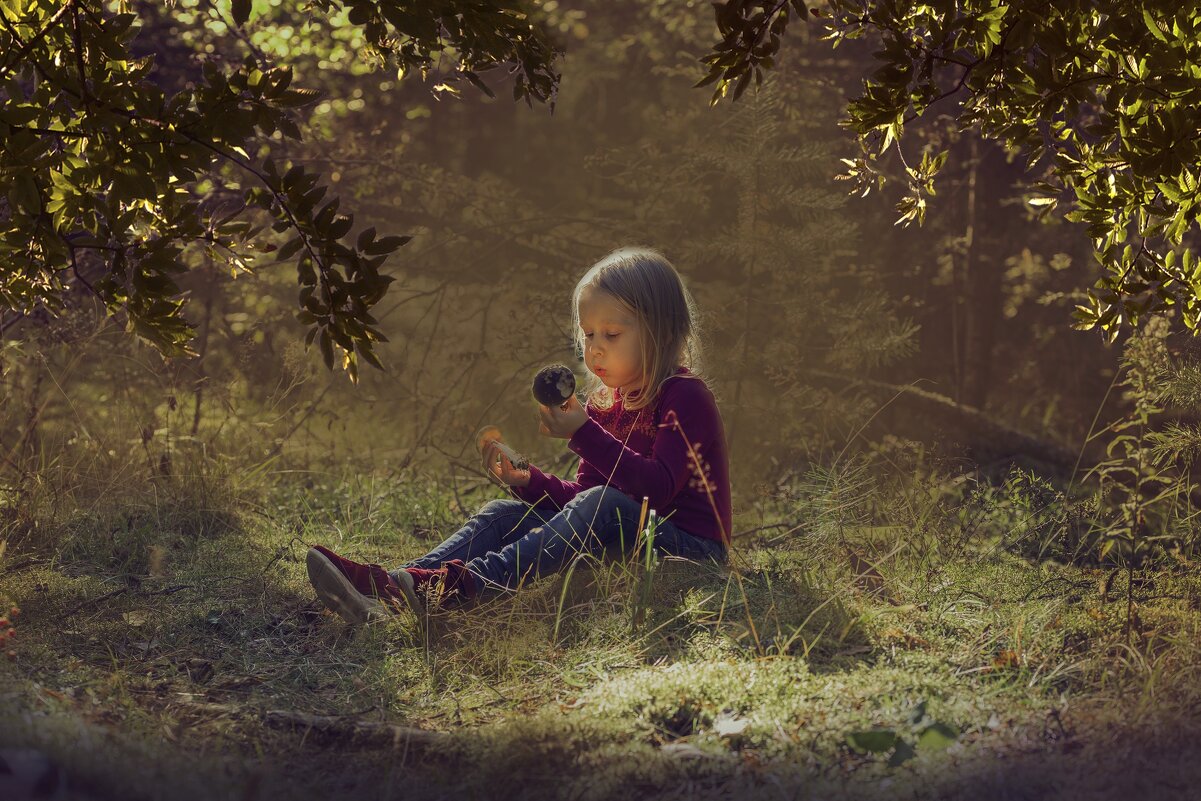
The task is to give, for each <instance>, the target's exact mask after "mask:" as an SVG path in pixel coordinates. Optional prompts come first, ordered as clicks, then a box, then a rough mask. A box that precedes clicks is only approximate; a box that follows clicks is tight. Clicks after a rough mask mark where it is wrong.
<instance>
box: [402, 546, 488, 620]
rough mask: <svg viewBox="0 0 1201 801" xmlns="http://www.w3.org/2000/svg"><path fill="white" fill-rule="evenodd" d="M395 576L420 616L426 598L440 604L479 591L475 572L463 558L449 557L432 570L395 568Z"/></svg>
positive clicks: (474, 594)
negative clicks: (467, 566) (448, 559)
mask: <svg viewBox="0 0 1201 801" xmlns="http://www.w3.org/2000/svg"><path fill="white" fill-rule="evenodd" d="M397 578H398V579H400V590H401V592H402V593H403V594H404V597H405V600H407V601H408V602H409V605H410V606H411V607H412V608H413V611H414V612H415V613H416V614H417V616H418V617H419V618H420V617H422V616H423V615H424V614H425V611H426V603H425V599H428V600H429V601H430V602H432V604H433V605H434V606H439V607H441V606H446V605H447V604H448V602H451V601H454V600H457V599H458V598H467V599H470V598H474V597H476V595H477V594H478V593H479V585H478V584H477V583H476V579H475V576H473V575H472V574H471V571H469V570H468V569H467V568H466V566H464V564H463V560H462V559H452V560H451V561H449V562H445V563H444V564H443V565H442V567H439V568H436V569H432V570H431V569H429V568H424V567H406V568H405V569H403V570H398V571H397Z"/></svg>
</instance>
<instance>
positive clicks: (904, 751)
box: [888, 740, 917, 768]
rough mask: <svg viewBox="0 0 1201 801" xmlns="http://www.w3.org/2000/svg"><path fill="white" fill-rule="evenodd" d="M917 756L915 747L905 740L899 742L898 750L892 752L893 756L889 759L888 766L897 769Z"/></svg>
mask: <svg viewBox="0 0 1201 801" xmlns="http://www.w3.org/2000/svg"><path fill="white" fill-rule="evenodd" d="M915 756H917V752H916V751H914V750H913V746H911V745H910V744H909V743H907V742H905V741H904V740H900V741H898V742H897V750H895V751H893V752H892V756H890V757H889V758H888V766H889V767H890V768H895V767H897V766H898V765H903V764H905V763H906V762H908V761H909V760H911V759H913V758H914V757H915Z"/></svg>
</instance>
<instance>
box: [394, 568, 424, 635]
mask: <svg viewBox="0 0 1201 801" xmlns="http://www.w3.org/2000/svg"><path fill="white" fill-rule="evenodd" d="M397 583H398V584H399V585H400V591H401V594H403V595H404V598H405V600H406V601H408V603H409V608H410V609H412V610H413V614H414V615H416V616H417V620H418V621H419V622H420V621H422V620H424V618H425V604H423V603H422V602H421V599H420V598H419V597H417V590H416V589H415V588H414V586H413V577H412V576H410V575H409V574H408V573H407V572H406V571H404V570H400V571H397Z"/></svg>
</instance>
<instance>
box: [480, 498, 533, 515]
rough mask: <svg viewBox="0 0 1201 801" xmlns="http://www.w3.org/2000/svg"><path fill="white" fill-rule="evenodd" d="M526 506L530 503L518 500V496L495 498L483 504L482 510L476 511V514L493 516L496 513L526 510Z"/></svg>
mask: <svg viewBox="0 0 1201 801" xmlns="http://www.w3.org/2000/svg"><path fill="white" fill-rule="evenodd" d="M526 506H528V504H527V503H526V502H525V501H522V500H518V499H516V498H493V499H492V500H490V501H488V502H487V503H486V504H484V505H483V506H481V507H480V510H479V511H478V512H476V513H475V516H476V517H481V516H483V515H488V516H490V517H491V516H494V515H503V514H508V513H509V512H513V511H516V510H518V509H520V510H522V511H525V507H526Z"/></svg>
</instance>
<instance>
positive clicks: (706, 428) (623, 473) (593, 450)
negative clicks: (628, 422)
mask: <svg viewBox="0 0 1201 801" xmlns="http://www.w3.org/2000/svg"><path fill="white" fill-rule="evenodd" d="M697 383H698V382H693V381H681V382H678V383H677V384H676V385H675V386H673V387H671V389H670V390H665V391H664V397H663V400H662V402H661V403H662V406H661V409H662V414H661V415H660V419H661V420H662V422H660V423H659V430H658V432H657V434H656V435H655V443H654V445H653V447H652V449H651V455H650V456H643V455H642V454H640V453H638V452H637V451H635V450H633V449H631V448H628V447H626V446H625V445H624V444H622V442H621V440H619V439H617V438H616V437H614V436H613V435H612V434H610V433H609V432H608V431H606V430H605V429H604V428H603V427H602V426H601V425H600V424H599V423H597V422H596V421H595V420H593V419H591V418H589V420H588V421H587V422H586V423H584V425H582V426H580V428H579V429H578V430H577V431H576V432H575V434H573V435H572V437H571V439H570V440H569V441H568V443H567V447H568V448H570V449H571V450H572V451H575V452H576V453H578V454H579V455H580V464H581V466H583V465H584V464H589V465H591V466H592V467H593V469H594V470H595V471H596V473H597V475H598V476H599V477H600V481H601V482H602V483H603V482H604V481H605V480H606V479H607V480H608V483H609V485H610V486H612V487H616V488H617V489H619V490H621V491H622V492H624V493H625V494H627V495H629V496H630V497H631V498H636V499H641V498H642V496H643V495H645V496H646V497H647V504H648V506H649V507H650V508H652V509H657V510H659V511H662V510H664V509H666V508H667V506H668V504H669V503H671V501H672V499H673V498H675V497H676V495H677V494H679V492H680V490H681V489H683V488H684V486H685V484H686V483H687V482H688V479H689V476H690V475H692V470H691V469H690V466H689V459H690V457H689V452H688V444H687V443H688V442H692V443H693V444H694V445H695V444H696V443H698V442H703V441H706V440H707V439H708V438H709V437H710V435H711V434H712V432H713V431H714V430H715V428H716V425H717V423H718V417H717V414H718V413H717V407H716V404H715V403H713V402H712V401H711V398H710V396H709V395H708V393H707V392H706V391H705V390H704V389H702V388H700V387H699V386H696V384H697ZM684 432H686V433H687V438H688V439H687V441H685V437H684Z"/></svg>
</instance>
